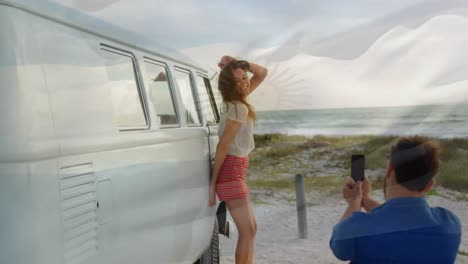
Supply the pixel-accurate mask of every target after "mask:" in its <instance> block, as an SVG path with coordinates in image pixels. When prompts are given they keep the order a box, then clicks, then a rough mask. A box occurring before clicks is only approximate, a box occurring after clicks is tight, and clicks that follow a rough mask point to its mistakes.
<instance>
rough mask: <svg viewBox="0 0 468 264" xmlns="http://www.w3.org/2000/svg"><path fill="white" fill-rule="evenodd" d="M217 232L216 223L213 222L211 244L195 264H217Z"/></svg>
mask: <svg viewBox="0 0 468 264" xmlns="http://www.w3.org/2000/svg"><path fill="white" fill-rule="evenodd" d="M219 255H220V254H219V232H218V221H217V220H215V223H214V226H213V233H212V235H211V242H210V246H209V247H208V249H207V250H206V251H205V252H203V254H202V255H201V257H200V259H199V260H198V261H197V262H195V263H196V264H219V258H220V256H219Z"/></svg>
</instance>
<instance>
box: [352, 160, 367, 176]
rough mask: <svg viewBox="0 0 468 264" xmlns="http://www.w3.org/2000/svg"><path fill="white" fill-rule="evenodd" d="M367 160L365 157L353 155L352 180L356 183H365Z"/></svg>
mask: <svg viewBox="0 0 468 264" xmlns="http://www.w3.org/2000/svg"><path fill="white" fill-rule="evenodd" d="M365 167H366V158H365V157H364V155H351V178H353V180H354V181H355V182H357V181H364V169H365Z"/></svg>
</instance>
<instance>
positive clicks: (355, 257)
mask: <svg viewBox="0 0 468 264" xmlns="http://www.w3.org/2000/svg"><path fill="white" fill-rule="evenodd" d="M460 238H461V225H460V220H459V219H458V217H457V216H456V215H455V214H453V213H452V212H450V211H449V210H447V209H444V208H440V207H435V208H431V207H429V205H428V204H427V202H426V200H425V199H424V198H394V199H391V200H389V201H387V202H385V203H384V204H382V205H381V206H379V207H377V208H374V209H373V210H372V211H371V212H370V213H369V214H367V213H364V212H354V213H353V214H352V215H351V216H350V217H349V218H347V219H345V220H343V221H342V222H340V223H339V224H337V225H336V226H335V227H334V228H333V234H332V237H331V240H330V248H331V249H332V251H333V253H334V254H335V256H336V257H337V258H339V259H341V260H350V261H351V262H352V263H353V264H357V263H360V264H361V263H372V264H377V263H411V264H416V263H437V264H442V263H444V264H445V263H454V262H455V259H456V256H457V252H458V247H459V245H460Z"/></svg>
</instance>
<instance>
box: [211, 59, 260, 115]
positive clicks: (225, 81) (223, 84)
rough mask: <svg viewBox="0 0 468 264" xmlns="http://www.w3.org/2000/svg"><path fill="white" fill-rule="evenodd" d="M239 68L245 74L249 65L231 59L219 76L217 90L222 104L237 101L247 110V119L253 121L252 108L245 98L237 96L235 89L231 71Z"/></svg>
mask: <svg viewBox="0 0 468 264" xmlns="http://www.w3.org/2000/svg"><path fill="white" fill-rule="evenodd" d="M239 68H240V69H242V70H244V71H246V72H247V71H248V70H249V63H248V62H247V61H244V60H236V59H232V61H231V62H230V63H229V64H228V65H226V66H225V67H224V68H223V69H222V70H221V72H220V74H219V80H218V89H219V91H220V92H221V96H222V97H223V102H234V101H239V102H241V103H243V104H244V105H245V106H247V108H248V110H249V117H250V118H252V119H253V120H254V121H255V119H256V115H255V112H254V109H253V106H252V105H250V104H249V103H248V102H247V98H246V96H245V95H241V94H239V93H238V92H237V89H236V80H235V79H234V74H233V71H234V70H236V69H239Z"/></svg>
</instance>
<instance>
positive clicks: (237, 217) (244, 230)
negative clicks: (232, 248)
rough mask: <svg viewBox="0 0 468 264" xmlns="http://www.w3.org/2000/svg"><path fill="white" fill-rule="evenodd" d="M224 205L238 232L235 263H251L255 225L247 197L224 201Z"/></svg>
mask: <svg viewBox="0 0 468 264" xmlns="http://www.w3.org/2000/svg"><path fill="white" fill-rule="evenodd" d="M226 205H227V208H228V210H229V213H230V214H231V216H232V219H233V220H234V223H235V224H236V227H237V230H238V232H239V239H238V240H237V247H236V264H251V263H252V261H253V254H254V253H253V250H254V240H255V233H256V227H255V219H254V216H253V214H252V208H251V205H250V201H249V198H248V197H247V198H243V199H237V200H231V201H226Z"/></svg>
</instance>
